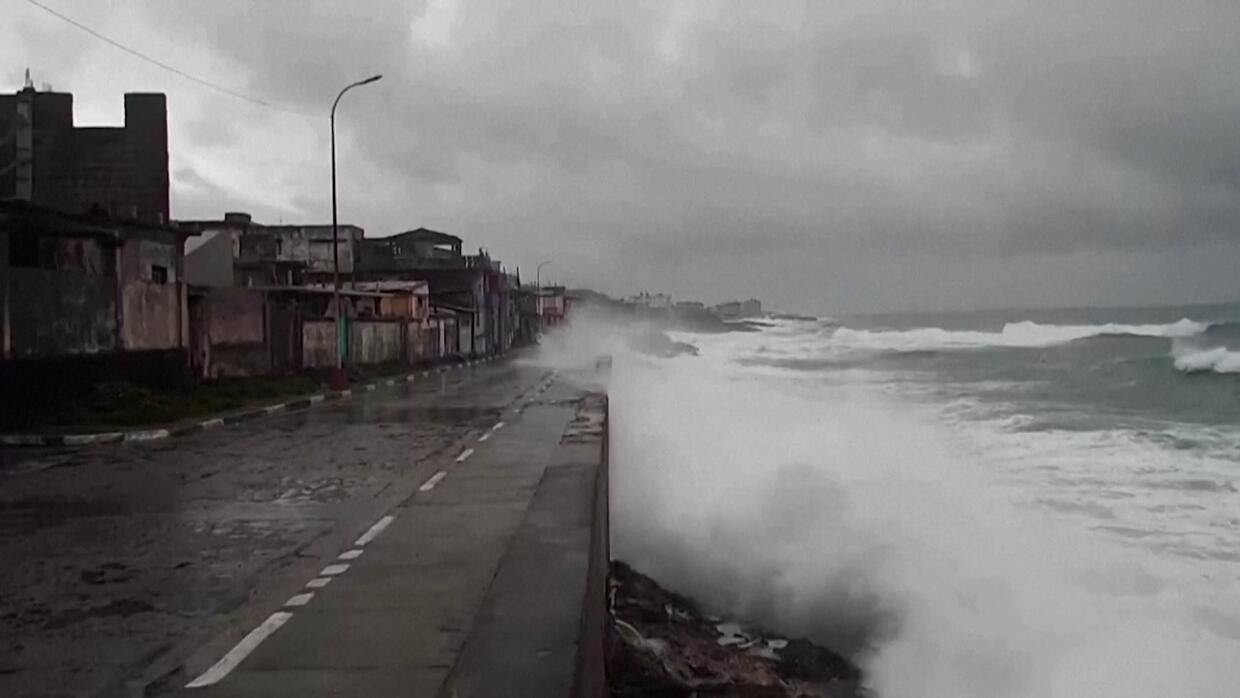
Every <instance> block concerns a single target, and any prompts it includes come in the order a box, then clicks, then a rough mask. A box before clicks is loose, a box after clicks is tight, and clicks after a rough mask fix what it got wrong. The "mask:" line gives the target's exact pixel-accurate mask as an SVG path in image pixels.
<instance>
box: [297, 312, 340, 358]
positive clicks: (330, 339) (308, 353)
mask: <svg viewBox="0 0 1240 698" xmlns="http://www.w3.org/2000/svg"><path fill="white" fill-rule="evenodd" d="M301 365H302V366H304V367H306V368H332V367H333V366H335V365H336V321H335V320H306V321H305V322H303V323H302V325H301Z"/></svg>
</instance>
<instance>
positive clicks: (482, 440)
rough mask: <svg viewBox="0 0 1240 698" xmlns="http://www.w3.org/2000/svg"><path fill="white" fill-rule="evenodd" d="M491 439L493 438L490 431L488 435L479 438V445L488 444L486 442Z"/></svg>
mask: <svg viewBox="0 0 1240 698" xmlns="http://www.w3.org/2000/svg"><path fill="white" fill-rule="evenodd" d="M489 438H491V432H489V431H488V432H487V433H485V434H483V435H482V436H479V437H478V443H485V442H486V440H487V439H489Z"/></svg>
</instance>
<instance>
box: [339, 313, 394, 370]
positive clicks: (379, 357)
mask: <svg viewBox="0 0 1240 698" xmlns="http://www.w3.org/2000/svg"><path fill="white" fill-rule="evenodd" d="M404 335H405V323H404V322H400V321H391V320H389V321H382V320H354V321H352V322H350V323H349V360H350V363H353V364H360V365H365V364H382V363H389V362H393V361H404V360H406V357H405V336H404Z"/></svg>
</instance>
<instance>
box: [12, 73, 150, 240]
mask: <svg viewBox="0 0 1240 698" xmlns="http://www.w3.org/2000/svg"><path fill="white" fill-rule="evenodd" d="M0 200H6V201H7V200H17V201H29V202H31V203H35V204H39V205H42V206H46V207H49V208H54V209H58V210H60V211H64V212H67V213H89V212H92V211H95V212H102V213H105V214H107V215H108V216H111V217H113V218H124V219H139V220H144V221H151V222H164V221H167V220H169V210H168V109H167V103H166V100H165V98H164V95H162V94H155V93H129V94H126V95H125V125H124V126H120V127H114V126H108V127H97V126H91V127H82V128H79V127H76V126H74V125H73V95H72V94H69V93H65V92H39V91H36V90H35V89H34V88H33V87H29V86H28V87H25V88H23V89H21V90H19V91H18V92H17V93H16V94H11V95H0Z"/></svg>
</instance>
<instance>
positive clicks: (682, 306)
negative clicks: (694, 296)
mask: <svg viewBox="0 0 1240 698" xmlns="http://www.w3.org/2000/svg"><path fill="white" fill-rule="evenodd" d="M672 307H673V308H675V309H676V310H677V311H678V312H686V311H688V312H693V311H697V310H706V304H705V303H701V302H699V301H678V302H677V303H676V304H675V305H674V306H672Z"/></svg>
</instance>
